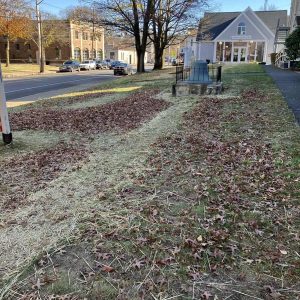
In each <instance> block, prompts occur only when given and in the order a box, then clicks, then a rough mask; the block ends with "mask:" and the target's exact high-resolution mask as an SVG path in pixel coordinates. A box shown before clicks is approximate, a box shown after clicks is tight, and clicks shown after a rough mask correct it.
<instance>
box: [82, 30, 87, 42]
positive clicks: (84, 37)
mask: <svg viewBox="0 0 300 300" xmlns="http://www.w3.org/2000/svg"><path fill="white" fill-rule="evenodd" d="M82 38H83V39H84V40H85V41H87V40H88V39H89V34H88V33H87V32H83V33H82Z"/></svg>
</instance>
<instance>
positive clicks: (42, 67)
mask: <svg viewBox="0 0 300 300" xmlns="http://www.w3.org/2000/svg"><path fill="white" fill-rule="evenodd" d="M43 1H44V0H40V1H39V0H36V1H35V12H36V19H37V26H38V48H39V64H40V73H44V72H45V62H44V55H43V33H42V19H41V12H40V4H41V3H42V2H43Z"/></svg>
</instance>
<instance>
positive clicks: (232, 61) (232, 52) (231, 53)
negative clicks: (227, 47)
mask: <svg viewBox="0 0 300 300" xmlns="http://www.w3.org/2000/svg"><path fill="white" fill-rule="evenodd" d="M233 45H234V43H233V42H231V62H232V63H233Z"/></svg>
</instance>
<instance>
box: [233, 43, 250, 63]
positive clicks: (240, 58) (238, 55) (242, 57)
mask: <svg viewBox="0 0 300 300" xmlns="http://www.w3.org/2000/svg"><path fill="white" fill-rule="evenodd" d="M246 52H247V48H246V47H234V48H233V62H237V63H240V62H246V61H247V59H246Z"/></svg>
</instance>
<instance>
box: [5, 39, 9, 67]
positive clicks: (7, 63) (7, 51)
mask: <svg viewBox="0 0 300 300" xmlns="http://www.w3.org/2000/svg"><path fill="white" fill-rule="evenodd" d="M6 42H7V44H6V67H9V63H10V61H9V38H8V37H7V40H6Z"/></svg>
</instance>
